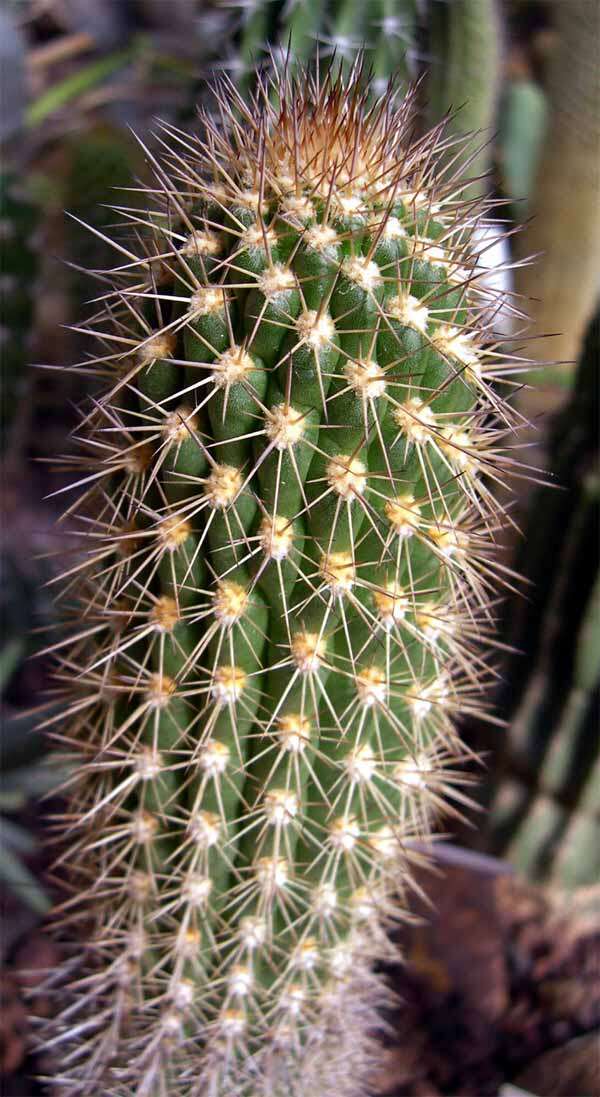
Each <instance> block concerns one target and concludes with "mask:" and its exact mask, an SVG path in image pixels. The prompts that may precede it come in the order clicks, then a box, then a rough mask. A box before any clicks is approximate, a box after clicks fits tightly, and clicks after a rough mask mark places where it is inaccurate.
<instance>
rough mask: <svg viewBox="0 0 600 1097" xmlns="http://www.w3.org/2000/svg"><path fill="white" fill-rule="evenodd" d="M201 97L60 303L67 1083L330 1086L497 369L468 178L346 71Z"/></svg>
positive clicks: (441, 723) (473, 605)
mask: <svg viewBox="0 0 600 1097" xmlns="http://www.w3.org/2000/svg"><path fill="white" fill-rule="evenodd" d="M216 94H217V109H216V111H215V115H214V116H208V115H206V116H203V117H202V118H201V130H202V136H201V138H200V137H194V136H190V135H189V134H184V133H181V132H178V131H175V130H173V129H170V128H164V129H163V131H162V135H161V138H160V146H161V151H162V157H161V159H160V160H159V159H154V158H153V157H152V156H150V154H148V155H149V157H150V160H151V164H152V168H153V174H154V181H153V183H152V185H151V186H150V187H149V188H148V204H149V208H148V211H147V213H144V214H142V213H140V212H139V211H137V210H135V209H131V208H128V207H122V208H121V216H122V219H123V220H124V221H126V222H127V223H128V225H129V234H128V237H127V239H125V241H124V242H118V243H116V244H115V247H116V249H117V255H118V260H117V265H116V267H115V269H114V270H113V271H112V272H111V277H110V280H107V278H106V275H105V273H103V274H102V275H101V290H100V294H99V297H100V302H99V304H98V306H97V311H96V312H95V314H94V315H93V316H92V317H91V318H90V319H89V321H88V322H87V323H86V324H85V325H84V328H85V330H86V331H87V332H88V333H89V335H90V338H91V337H92V336H94V337H95V339H96V344H97V345H96V350H95V354H94V357H91V358H90V359H86V360H85V361H84V362H83V363H81V368H84V369H85V370H86V371H87V372H91V373H93V374H95V376H96V377H97V379H98V394H97V396H96V397H95V398H94V399H93V400H92V401H91V402H90V404H89V406H87V407H86V408H84V409H83V413H82V425H81V429H80V431H79V439H78V441H79V447H80V448H79V453H78V454H77V455H75V456H71V457H70V458H68V459H67V462H68V463H69V464H70V466H71V467H72V469H73V472H74V474H75V475H74V486H77V487H79V489H80V490H79V492H78V493H77V502H76V503H75V504H74V505H73V507H72V508H70V510H69V512H68V513H69V516H70V521H71V529H72V533H73V538H74V540H73V545H74V548H73V559H72V561H70V562H69V564H68V566H67V567H66V569H65V576H64V584H63V588H64V589H63V595H62V602H63V606H64V615H65V620H66V622H67V634H66V639H65V640H64V641H61V642H60V643H58V644H57V645H56V655H57V659H58V663H59V666H58V670H57V690H56V698H55V701H56V702H57V703H58V702H59V701H61V702H62V704H60V705H59V708H60V713H59V715H58V716H56V715H53V716H52V717H51V718H50V719H49V720H48V726H49V727H51V729H52V731H53V734H54V736H55V738H56V739H57V741H58V742H59V743H60V744H61V745H62V746H63V747H64V748H65V749H66V750H67V752H68V753H69V754H70V755H71V757H72V758H74V761H75V770H74V772H75V778H74V781H73V785H72V789H71V793H70V796H71V799H70V805H69V809H68V811H67V813H66V816H65V822H64V832H65V839H68V841H65V850H66V852H65V853H64V855H63V856H62V857H61V859H60V862H59V864H60V866H61V868H60V871H61V875H62V878H63V881H64V882H65V883H66V886H67V887H68V888H69V889H70V891H69V894H68V896H67V898H66V900H65V901H64V903H63V905H62V907H61V909H60V914H61V918H60V924H61V926H62V930H63V936H65V937H67V938H68V939H69V940H70V941H71V942H73V941H76V942H77V943H76V944H75V946H74V948H73V950H72V952H73V954H72V956H67V959H66V961H65V967H64V970H63V971H62V972H60V973H59V974H58V976H57V995H58V996H59V1000H60V1003H61V1005H60V1008H58V1009H57V1011H56V1012H57V1017H56V1020H55V1022H54V1034H53V1036H52V1038H51V1044H52V1045H53V1046H55V1047H56V1048H60V1049H61V1050H60V1061H61V1079H62V1083H63V1085H64V1090H65V1092H66V1093H69V1094H71V1093H73V1094H80V1093H81V1094H83V1093H86V1094H87V1093H90V1092H93V1093H98V1094H106V1095H108V1094H110V1095H111V1097H127V1095H131V1094H136V1095H137V1097H155V1095H156V1097H163V1095H164V1097H167V1095H168V1097H175V1095H177V1097H179V1095H182V1097H183V1095H185V1097H200V1095H205V1094H208V1095H210V1097H226V1095H233V1094H235V1095H236V1097H238V1095H245V1094H247V1095H248V1097H249V1095H253V1097H257V1095H260V1094H265V1095H266V1094H269V1095H276V1094H288V1093H294V1094H298V1095H303V1097H308V1095H314V1094H317V1093H324V1094H325V1093H334V1092H335V1093H342V1094H356V1093H361V1092H363V1088H364V1086H365V1077H366V1075H367V1074H368V1070H369V1065H370V1058H369V1042H368V1034H369V1032H370V1030H371V1028H372V1024H373V1017H372V1011H373V1010H374V1009H375V1008H376V1007H377V1006H378V1005H379V1003H380V1002H381V1001H382V1000H383V997H384V990H383V988H382V987H381V985H380V983H379V981H378V979H377V978H376V977H375V975H374V974H373V962H374V960H375V959H377V958H378V957H381V956H382V955H386V950H389V949H390V948H391V946H390V945H389V943H388V939H387V935H386V929H387V927H388V925H389V922H390V920H391V919H393V918H397V917H400V916H402V910H403V908H404V906H405V899H406V896H407V894H408V893H409V892H410V889H411V886H412V874H411V868H412V866H413V864H414V862H415V861H418V860H419V857H420V856H421V854H420V852H419V843H420V842H422V841H423V840H424V839H426V838H427V836H428V834H429V833H430V827H431V823H432V819H433V818H434V817H435V816H436V815H438V814H439V813H440V812H449V813H452V812H457V811H460V809H461V806H462V805H463V804H464V803H466V797H465V793H464V791H462V790H461V784H462V783H463V779H462V778H461V761H462V759H463V757H464V754H465V750H464V748H463V747H462V746H461V743H460V741H459V738H458V736H457V732H456V730H455V717H456V715H457V714H468V713H472V712H473V711H478V712H481V713H482V714H484V712H485V704H483V703H482V699H481V690H482V686H483V685H484V684H485V683H486V682H487V681H488V680H489V673H488V671H487V669H486V664H485V662H484V655H483V654H482V651H481V647H482V642H483V643H484V644H485V643H488V644H489V643H490V642H491V641H490V633H491V624H492V609H491V605H490V602H491V598H492V597H493V591H494V589H495V587H496V585H497V582H498V579H499V578H502V577H503V576H504V575H505V573H503V572H501V570H500V565H497V564H495V563H494V552H493V543H494V538H495V533H496V531H497V529H498V528H499V526H500V524H501V519H502V515H501V512H500V508H499V504H498V503H497V502H496V501H495V498H494V491H493V489H494V486H495V482H497V481H502V480H503V479H504V475H505V473H506V471H507V470H508V468H509V465H510V464H512V461H511V460H510V458H509V455H508V454H507V453H506V452H504V451H503V450H502V448H501V445H502V436H503V435H504V434H505V432H506V431H507V430H510V431H512V430H513V427H514V425H515V416H514V415H513V413H512V411H511V409H510V404H509V403H507V402H506V401H505V400H504V398H503V397H502V395H501V390H502V386H503V385H507V384H508V385H510V384H512V383H513V382H512V380H511V378H512V374H513V372H514V370H515V369H516V364H515V363H513V362H511V361H510V360H507V359H506V357H504V356H503V355H502V353H501V352H500V350H499V349H498V347H497V343H496V340H495V336H494V319H495V316H496V314H497V312H498V310H499V309H500V308H502V309H506V308H507V307H510V305H509V304H507V302H506V301H505V300H503V299H500V298H499V297H498V296H497V295H496V294H493V293H492V292H491V291H489V290H488V289H486V288H485V286H484V284H483V282H482V273H483V268H480V265H479V256H478V254H477V251H476V247H475V245H474V231H475V229H476V228H478V227H480V226H481V224H482V222H483V223H484V222H485V218H486V207H485V203H484V202H483V201H481V200H478V201H476V202H475V201H473V200H468V201H467V200H465V199H464V197H462V195H463V189H464V188H463V182H462V180H461V179H457V178H456V177H455V175H454V173H453V169H452V160H453V158H452V155H449V140H448V139H447V138H446V137H445V135H444V127H443V126H439V127H437V128H436V129H435V130H433V131H432V132H430V133H429V134H427V135H426V136H425V137H420V138H417V137H415V135H414V133H413V130H412V120H411V119H412V103H411V97H410V96H409V97H408V98H407V99H405V100H403V101H402V102H400V103H397V102H396V101H395V97H394V95H393V93H392V91H390V92H389V93H388V94H386V95H385V96H384V97H383V98H382V99H380V100H373V99H372V98H371V97H370V93H369V87H368V86H365V81H364V80H363V75H362V73H361V70H360V67H359V66H358V67H356V68H355V69H354V70H353V72H352V74H351V75H350V76H349V77H348V78H347V79H346V80H345V81H343V80H342V79H341V78H337V77H336V76H335V75H334V74H333V72H330V73H329V74H327V75H326V76H325V77H321V78H320V79H319V80H312V79H311V78H310V76H309V75H308V74H306V73H302V74H301V75H300V76H299V77H298V79H297V81H296V80H295V81H291V80H289V79H287V77H286V76H285V75H284V76H283V77H282V78H281V81H280V82H279V83H278V84H277V86H276V87H273V88H271V87H261V88H259V91H258V92H257V93H256V96H255V97H254V99H253V101H252V102H251V104H250V105H249V106H248V105H245V103H244V102H243V101H242V100H241V99H240V98H239V97H238V96H237V94H236V92H235V91H234V89H233V88H232V87H231V85H229V83H228V82H227V81H224V82H223V83H222V85H221V86H220V88H219V89H217V93H216ZM215 118H216V119H217V121H215ZM458 151H460V149H459V150H458ZM442 165H443V166H442Z"/></svg>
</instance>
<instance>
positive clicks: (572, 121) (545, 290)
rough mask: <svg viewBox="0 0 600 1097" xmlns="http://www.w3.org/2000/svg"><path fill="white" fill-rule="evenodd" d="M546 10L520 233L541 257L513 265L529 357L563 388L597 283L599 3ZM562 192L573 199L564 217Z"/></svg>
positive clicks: (584, 0)
mask: <svg viewBox="0 0 600 1097" xmlns="http://www.w3.org/2000/svg"><path fill="white" fill-rule="evenodd" d="M550 11H551V12H552V14H553V16H554V20H555V25H556V29H557V31H558V35H559V43H558V48H557V49H556V53H555V56H554V57H552V59H551V62H550V66H549V73H548V106H549V123H548V126H547V129H546V136H545V140H544V143H543V148H542V151H541V156H540V158H539V162H538V169H537V173H536V180H535V185H534V189H533V195H532V198H531V207H530V208H531V213H532V215H533V216H532V217H531V219H530V221H529V224H528V225H527V227H526V230H525V232H524V233H523V235H522V237H521V248H522V254H523V255H527V254H539V255H540V262H539V263H537V264H536V265H535V267H533V266H527V265H525V266H523V267H522V268H520V269H519V271H518V276H517V287H516V288H517V290H518V292H519V293H520V294H522V295H523V297H524V298H527V299H529V300H531V302H532V305H531V313H532V319H533V321H534V327H533V332H534V334H535V335H536V336H539V338H536V340H535V351H534V354H533V357H534V358H535V359H536V360H537V362H539V363H547V362H548V360H551V361H552V362H556V363H557V365H556V366H554V368H553V369H549V368H547V369H546V370H545V371H544V374H543V375H542V378H541V379H542V380H543V383H544V385H551V384H553V383H559V384H563V385H565V386H570V385H571V384H572V382H573V380H574V375H575V365H574V364H575V363H576V362H577V360H578V358H579V354H580V350H581V345H582V341H583V338H584V335H585V331H586V328H587V326H588V324H589V323H590V321H591V319H592V316H593V315H594V311H595V309H596V305H597V301H598V284H599V281H600V259H599V256H600V172H599V166H598V165H599V160H598V148H599V145H600V121H599V119H600V80H599V79H598V64H597V62H598V57H597V48H596V47H597V42H598V34H599V32H600V8H599V7H598V4H597V3H595V0H572V2H571V3H569V4H562V3H558V2H555V3H553V4H552V5H551V8H550ZM569 194H573V195H576V196H577V201H576V202H574V203H573V205H572V207H571V206H569V214H568V215H567V209H566V206H565V195H569ZM536 372H537V380H538V382H539V381H540V371H539V369H538V370H537V371H536ZM538 387H539V385H538ZM526 395H527V394H526V393H524V397H526ZM526 407H527V404H526V400H525V399H524V400H523V408H524V409H525V408H526Z"/></svg>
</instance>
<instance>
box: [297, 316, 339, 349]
mask: <svg viewBox="0 0 600 1097" xmlns="http://www.w3.org/2000/svg"><path fill="white" fill-rule="evenodd" d="M296 331H297V332H298V335H299V336H300V338H301V340H302V342H303V343H308V345H309V346H310V347H312V348H313V350H317V351H318V350H322V349H323V347H327V346H329V345H330V343H331V340H332V339H333V337H334V335H335V325H334V323H333V320H332V319H331V316H330V315H329V313H328V312H321V313H318V312H317V311H316V310H315V309H309V310H308V311H307V312H301V313H300V316H299V317H298V319H297V320H296Z"/></svg>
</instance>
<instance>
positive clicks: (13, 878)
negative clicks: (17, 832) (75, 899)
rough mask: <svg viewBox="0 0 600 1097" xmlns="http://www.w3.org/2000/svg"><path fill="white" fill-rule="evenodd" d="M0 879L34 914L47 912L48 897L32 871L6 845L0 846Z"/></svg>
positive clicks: (48, 906) (49, 904)
mask: <svg viewBox="0 0 600 1097" xmlns="http://www.w3.org/2000/svg"><path fill="white" fill-rule="evenodd" d="M0 880H2V881H3V882H4V883H5V884H6V885H7V887H9V888H10V890H11V891H12V892H13V893H14V894H15V895H17V896H18V897H19V899H20V900H21V901H22V902H23V903H24V904H25V905H26V906H28V907H29V908H30V909H31V910H34V911H35V912H36V914H47V913H48V911H49V910H50V907H51V906H52V903H51V901H50V899H49V897H48V896H47V895H46V892H45V891H44V889H43V888H42V887H41V885H40V884H39V883H38V881H37V880H36V878H35V876H34V875H33V873H32V872H30V871H29V869H28V868H27V866H26V865H24V864H23V863H22V861H20V860H19V858H18V857H16V856H15V855H14V853H13V852H12V851H11V850H10V849H8V848H7V847H6V846H1V847H0Z"/></svg>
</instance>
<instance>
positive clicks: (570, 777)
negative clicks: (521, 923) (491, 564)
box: [483, 315, 600, 886]
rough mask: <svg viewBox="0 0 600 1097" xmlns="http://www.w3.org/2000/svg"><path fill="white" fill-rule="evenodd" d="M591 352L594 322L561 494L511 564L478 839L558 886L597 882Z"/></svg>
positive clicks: (598, 684) (558, 437) (595, 408)
mask: <svg viewBox="0 0 600 1097" xmlns="http://www.w3.org/2000/svg"><path fill="white" fill-rule="evenodd" d="M599 349H600V315H598V316H597V317H596V319H595V321H594V322H593V323H592V325H591V326H590V330H589V333H588V337H587V341H586V345H585V349H584V354H583V356H582V359H581V363H580V367H579V372H578V377H577V384H576V387H575V391H574V394H573V398H572V400H571V402H570V404H569V406H568V407H567V408H566V409H565V410H564V411H563V412H562V414H561V415H560V416H559V417H558V419H557V421H556V423H555V425H554V429H553V433H552V438H551V445H550V455H551V467H552V471H553V474H554V476H555V478H556V482H557V483H558V484H559V485H560V487H561V489H562V490H560V491H557V492H554V493H553V495H552V497H551V498H550V499H546V500H544V501H543V505H542V500H541V499H540V497H539V493H536V495H535V496H534V498H533V500H532V505H531V517H530V528H529V531H528V537H527V546H528V548H527V552H526V553H523V554H522V556H523V558H522V559H521V560H519V566H520V569H521V570H522V571H523V574H524V575H525V576H526V577H527V578H528V579H529V580H530V582H531V590H532V596H531V600H530V604H529V606H528V608H527V612H526V614H525V615H524V611H523V607H521V609H520V611H519V607H516V611H513V612H511V613H510V614H509V615H508V621H509V622H510V624H511V629H510V631H509V632H508V633H507V637H506V638H507V639H508V640H509V641H510V643H511V644H513V645H514V646H515V647H516V648H517V650H518V652H519V654H518V655H515V656H514V658H513V659H512V660H511V663H510V664H509V666H508V667H507V672H506V681H507V683H509V685H507V687H506V689H505V690H504V691H503V693H502V695H501V697H500V699H499V710H500V712H501V713H502V715H503V716H505V717H506V719H507V720H508V721H510V731H509V734H508V736H507V739H506V750H505V757H504V762H503V765H502V767H498V768H499V769H500V772H499V774H498V776H497V779H496V781H495V782H494V785H493V788H492V793H493V795H492V799H491V810H490V813H489V823H488V827H487V833H486V834H484V836H483V837H484V839H485V841H486V845H487V846H488V847H490V846H491V848H492V850H493V851H494V852H496V853H498V854H502V855H504V856H507V857H509V858H510V859H511V860H512V861H513V862H514V863H515V864H516V865H517V867H518V868H520V869H521V870H522V871H523V872H526V873H528V875H530V876H531V877H532V878H534V879H536V880H540V881H545V882H552V883H554V884H556V885H558V886H575V885H576V884H593V883H595V882H596V880H597V877H598V868H599V860H598V858H599V852H600V794H599V776H600V760H599V759H600V755H599V752H598V736H597V712H598V694H599V690H600V639H599V636H598V627H599V622H600V616H599V598H600V581H599V577H598V559H597V555H598V554H597V530H598V519H599V516H600V513H599V512H600V507H599V501H600V465H599V461H598V456H599V455H598V425H599V420H600V403H599V391H598V383H597V369H598V351H599ZM545 494H546V495H548V493H547V491H546V492H545ZM523 652H525V653H526V655H527V658H526V659H524V658H523V655H522V653H523Z"/></svg>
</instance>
